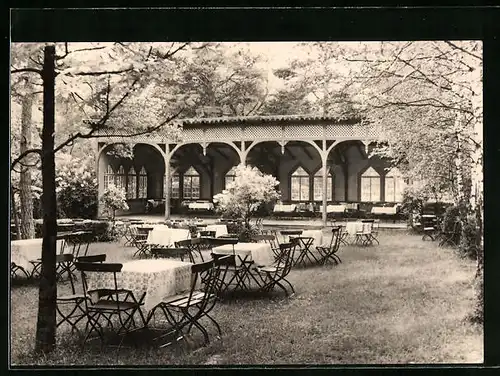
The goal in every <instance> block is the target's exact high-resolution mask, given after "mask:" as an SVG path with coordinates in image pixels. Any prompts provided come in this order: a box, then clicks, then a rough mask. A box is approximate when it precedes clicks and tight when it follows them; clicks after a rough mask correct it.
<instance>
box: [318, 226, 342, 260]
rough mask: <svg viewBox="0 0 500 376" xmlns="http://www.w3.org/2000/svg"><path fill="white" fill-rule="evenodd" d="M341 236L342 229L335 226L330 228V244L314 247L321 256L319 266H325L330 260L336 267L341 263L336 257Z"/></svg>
mask: <svg viewBox="0 0 500 376" xmlns="http://www.w3.org/2000/svg"><path fill="white" fill-rule="evenodd" d="M341 236H342V228H341V227H340V226H335V227H333V228H332V239H331V240H330V244H329V245H328V246H321V245H320V246H316V249H317V250H318V252H319V253H320V254H321V256H322V259H321V260H320V264H322V265H325V264H326V263H327V262H328V261H330V260H331V261H333V262H334V263H335V265H338V264H339V262H342V260H341V259H340V257H339V256H338V255H337V251H338V250H339V246H340V239H341Z"/></svg>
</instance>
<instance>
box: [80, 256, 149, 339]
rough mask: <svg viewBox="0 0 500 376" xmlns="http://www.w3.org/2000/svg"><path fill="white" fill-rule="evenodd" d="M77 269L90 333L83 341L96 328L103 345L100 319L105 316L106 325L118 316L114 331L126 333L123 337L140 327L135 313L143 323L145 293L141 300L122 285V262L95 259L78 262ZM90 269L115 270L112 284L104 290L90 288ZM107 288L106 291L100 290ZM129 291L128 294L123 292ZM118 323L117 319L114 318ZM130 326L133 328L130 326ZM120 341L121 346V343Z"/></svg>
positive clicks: (104, 271) (97, 270)
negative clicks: (117, 325)
mask: <svg viewBox="0 0 500 376" xmlns="http://www.w3.org/2000/svg"><path fill="white" fill-rule="evenodd" d="M75 267H76V269H77V270H78V271H79V272H80V273H81V280H82V288H83V293H84V303H85V313H86V314H85V316H86V318H87V326H86V328H85V329H86V332H87V335H86V336H85V338H84V339H83V344H85V342H87V340H88V339H89V338H90V335H91V334H92V333H93V332H96V333H97V335H98V336H99V339H100V340H101V346H102V345H104V342H105V338H104V328H103V325H102V324H101V323H100V322H99V320H100V319H101V318H104V319H105V320H106V322H107V326H108V327H111V328H112V329H114V327H113V321H112V320H111V317H118V324H119V327H118V328H117V330H116V331H115V333H116V334H117V335H120V334H121V333H123V337H122V340H121V341H120V345H121V343H122V341H123V339H124V337H125V336H126V335H127V334H128V333H130V332H132V331H134V330H137V329H138V328H137V326H136V324H135V320H134V315H135V314H136V313H137V312H139V315H140V317H141V320H142V323H143V326H142V327H144V326H145V319H144V316H143V314H142V311H141V309H140V308H141V306H142V305H143V304H144V303H143V299H144V295H143V296H142V297H141V299H140V300H139V301H138V300H137V299H136V298H135V296H134V294H133V293H132V292H131V291H127V290H124V289H122V288H120V287H119V285H118V282H117V274H118V273H120V272H121V270H122V267H123V265H122V264H118V263H96V262H76V263H75ZM89 272H93V273H106V274H109V273H111V274H112V276H113V277H112V281H113V284H112V286H113V287H112V288H107V289H105V290H102V289H101V290H94V291H88V283H87V275H88V273H89ZM101 292H104V294H101ZM124 292H126V294H123V293H124ZM92 293H96V295H97V299H96V300H95V302H94V301H93V300H92V299H91V296H90V294H92ZM115 323H116V322H115ZM131 326H133V328H132V329H131ZM120 345H119V346H120Z"/></svg>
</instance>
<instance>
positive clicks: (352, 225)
mask: <svg viewBox="0 0 500 376" xmlns="http://www.w3.org/2000/svg"><path fill="white" fill-rule="evenodd" d="M345 231H346V233H347V236H349V238H350V240H351V242H352V241H354V240H355V238H356V233H357V232H360V231H363V222H361V221H355V222H347V223H346V224H345Z"/></svg>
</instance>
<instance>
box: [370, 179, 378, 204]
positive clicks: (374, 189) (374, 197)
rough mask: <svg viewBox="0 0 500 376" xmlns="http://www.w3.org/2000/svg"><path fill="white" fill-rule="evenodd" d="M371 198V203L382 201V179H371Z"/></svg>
mask: <svg viewBox="0 0 500 376" xmlns="http://www.w3.org/2000/svg"><path fill="white" fill-rule="evenodd" d="M370 184H371V198H370V201H380V178H370Z"/></svg>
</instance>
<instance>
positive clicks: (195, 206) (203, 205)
mask: <svg viewBox="0 0 500 376" xmlns="http://www.w3.org/2000/svg"><path fill="white" fill-rule="evenodd" d="M188 208H189V209H191V210H213V208H214V204H213V203H211V202H192V203H190V204H188Z"/></svg>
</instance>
